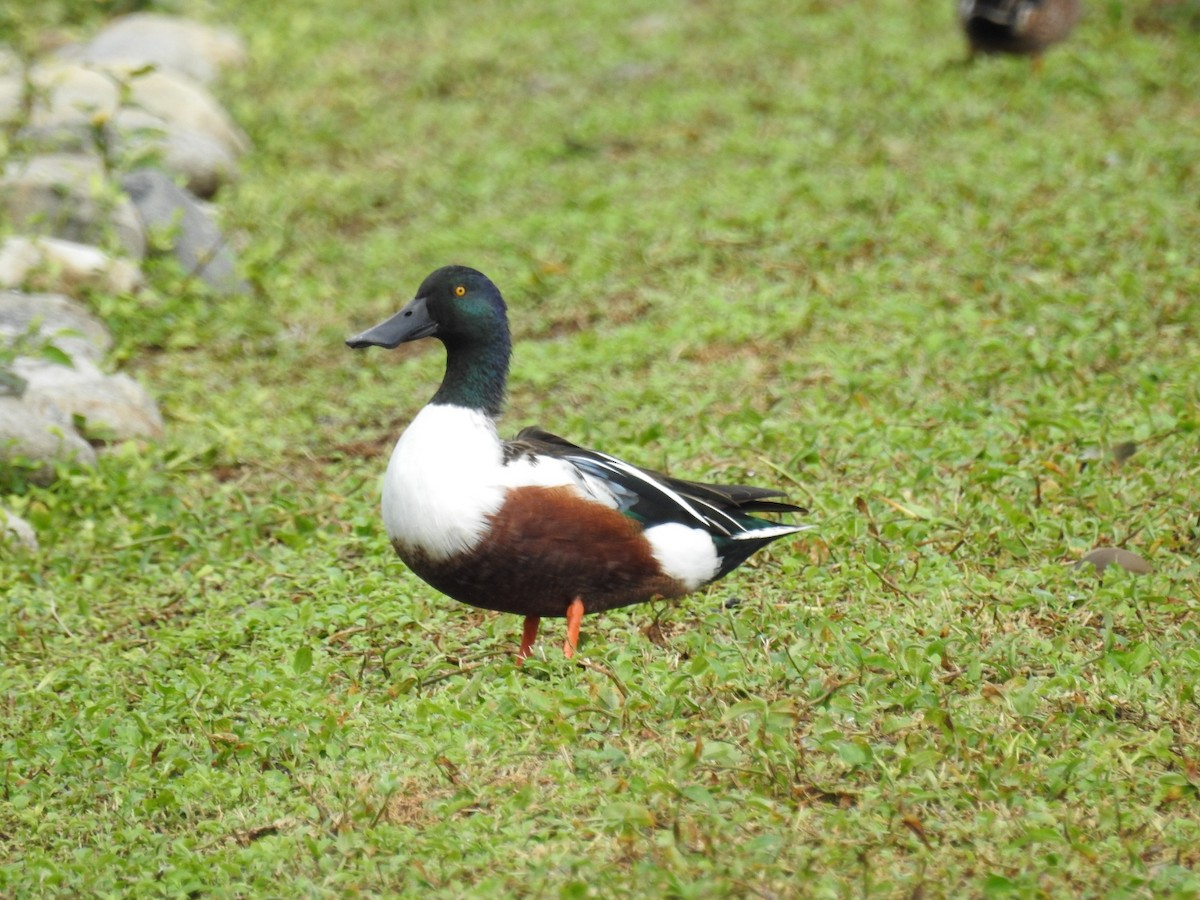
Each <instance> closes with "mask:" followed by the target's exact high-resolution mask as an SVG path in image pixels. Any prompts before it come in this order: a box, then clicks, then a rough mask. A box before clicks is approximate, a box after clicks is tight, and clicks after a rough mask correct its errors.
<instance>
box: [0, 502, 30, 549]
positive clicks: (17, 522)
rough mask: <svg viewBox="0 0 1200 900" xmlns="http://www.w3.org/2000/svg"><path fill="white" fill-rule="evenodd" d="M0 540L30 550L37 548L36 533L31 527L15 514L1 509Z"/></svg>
mask: <svg viewBox="0 0 1200 900" xmlns="http://www.w3.org/2000/svg"><path fill="white" fill-rule="evenodd" d="M0 538H2V539H4V540H6V541H8V542H9V543H10V544H19V545H20V546H22V547H26V548H28V549H30V550H36V549H37V548H38V539H37V532H35V531H34V530H33V526H32V525H30V524H29V523H28V522H26V521H25V520H24V519H22V518H21V517H20V516H18V515H17V514H16V513H12V512H9V511H8V510H6V509H3V508H0Z"/></svg>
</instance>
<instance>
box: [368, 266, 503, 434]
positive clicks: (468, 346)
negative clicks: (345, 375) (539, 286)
mask: <svg viewBox="0 0 1200 900" xmlns="http://www.w3.org/2000/svg"><path fill="white" fill-rule="evenodd" d="M426 337H435V338H437V339H438V340H439V341H441V342H442V343H443V344H445V345H446V377H445V379H444V380H443V382H442V387H441V389H440V390H439V391H438V394H437V396H435V397H434V400H433V402H435V403H455V404H457V405H462V406H470V407H473V408H477V409H484V410H487V411H488V412H490V413H493V414H495V413H498V412H499V409H500V404H501V402H502V400H503V396H504V384H505V381H506V380H507V378H508V359H509V355H510V353H511V351H512V339H511V337H510V335H509V329H508V313H507V310H506V308H505V305H504V298H503V297H501V296H500V291H499V289H498V288H497V287H496V285H494V284H492V281H491V279H490V278H488V277H487V276H486V275H484V274H483V273H482V272H479V271H476V270H475V269H470V268H468V267H466V266H446V267H444V268H441V269H438V270H437V271H436V272H434V273H433V274H432V275H430V276H429V277H428V278H426V279H425V280H424V281H423V282H421V286H420V287H419V288H418V289H417V296H416V297H414V298H413V299H412V300H410V301H409V302H408V304H407V305H405V307H404V308H403V309H401V310H400V312H398V313H396V314H395V315H394V316H392V317H391V318H390V319H388V320H387V321H386V322H381V323H380V324H378V325H376V326H375V327H374V328H368V329H367V330H366V331H364V332H362V333H361V334H356V335H355V336H354V337H352V338H348V339H347V340H346V345H347V346H349V347H351V348H352V349H354V350H361V349H362V348H364V347H386V348H388V349H391V348H392V347H398V346H400V345H401V344H404V343H407V342H409V341H417V340H420V339H421V338H426Z"/></svg>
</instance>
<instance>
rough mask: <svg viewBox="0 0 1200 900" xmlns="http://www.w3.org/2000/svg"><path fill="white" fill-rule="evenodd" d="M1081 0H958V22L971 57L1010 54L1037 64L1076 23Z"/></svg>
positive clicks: (1064, 37)
mask: <svg viewBox="0 0 1200 900" xmlns="http://www.w3.org/2000/svg"><path fill="white" fill-rule="evenodd" d="M1082 11H1083V8H1082V6H1081V5H1080V0H958V20H959V22H960V23H961V24H962V28H963V32H964V33H965V34H966V36H967V43H968V45H969V46H970V52H971V55H972V56H975V55H976V54H978V53H1012V54H1020V55H1025V56H1032V57H1033V59H1034V64H1035V65H1038V64H1039V63H1040V61H1041V56H1042V54H1043V53H1044V52H1045V51H1046V49H1047V48H1048V47H1050V46H1051V45H1052V44H1057V43H1058V42H1059V41H1062V40H1065V39H1066V37H1067V36H1068V35H1069V34H1070V33H1071V31H1072V30H1073V29H1074V28H1075V24H1076V23H1077V22H1078V21H1079V17H1080V15H1081V14H1082Z"/></svg>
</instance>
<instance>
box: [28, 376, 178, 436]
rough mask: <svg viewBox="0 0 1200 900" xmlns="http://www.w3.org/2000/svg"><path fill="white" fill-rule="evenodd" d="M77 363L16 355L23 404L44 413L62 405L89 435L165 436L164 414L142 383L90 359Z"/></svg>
mask: <svg viewBox="0 0 1200 900" xmlns="http://www.w3.org/2000/svg"><path fill="white" fill-rule="evenodd" d="M73 362H74V365H73V366H63V365H59V364H58V363H52V362H47V361H46V360H41V359H33V358H31V357H20V358H18V359H17V360H16V362H14V363H13V366H12V368H13V371H14V372H16V373H17V375H18V376H20V377H21V378H23V379H25V382H26V384H25V393H24V394H23V395H22V396H21V400H22V401H23V402H24V403H25V405H26V406H27V407H29V408H30V409H33V410H34V411H35V412H38V413H40V414H41V415H53V411H54V410H59V411H61V412H63V413H66V414H67V415H72V416H80V417H82V418H83V419H84V420H85V421H86V425H85V428H86V430H87V431H88V432H89V433H90V434H93V435H95V436H97V437H101V438H104V439H106V440H129V439H131V438H157V437H161V436H162V432H163V421H162V415H161V414H160V413H159V411H158V406H157V405H156V404H155V402H154V400H153V398H151V396H150V395H149V393H147V392H146V389H145V388H144V387H142V386H141V385H140V384H138V383H137V382H136V381H134V380H133V379H132V378H130V377H129V376H128V375H121V374H117V375H106V374H104V373H103V372H101V371H100V369H99V368H97V367H96V364H95V363H94V362H92V361H91V360H89V359H84V358H75V359H74V360H73Z"/></svg>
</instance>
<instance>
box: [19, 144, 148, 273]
mask: <svg viewBox="0 0 1200 900" xmlns="http://www.w3.org/2000/svg"><path fill="white" fill-rule="evenodd" d="M0 207H4V208H5V209H6V210H7V213H8V219H9V222H10V223H12V224H13V225H14V226H16V227H17V228H19V229H22V230H24V231H31V232H36V233H38V234H51V235H53V236H55V237H60V238H65V239H66V240H70V241H76V242H78V243H83V244H100V245H102V244H104V242H105V238H106V237H108V236H109V235H108V233H109V232H110V230H111V232H112V235H113V236H115V238H116V240H117V241H118V243H119V244H120V245H121V247H122V248H123V250H124V251H125V253H126V254H127V255H129V256H131V257H132V258H134V259H137V260H140V259H141V258H142V257H143V256H144V255H145V253H146V235H145V232H144V231H143V229H142V224H141V220H140V219H139V218H138V215H137V211H136V210H135V209H134V208H133V204H132V203H131V202H130V201H129V198H128V197H125V196H124V195H122V194H121V193H120V191H118V190H117V189H116V186H115V185H113V184H111V183H109V182H108V181H107V180H106V178H105V173H104V167H103V166H102V165H101V163H100V161H99V160H98V159H96V158H94V157H90V156H84V155H81V154H65V153H48V154H43V155H41V156H34V157H31V158H30V159H27V160H23V161H17V162H11V163H9V164H8V165H7V166H5V167H4V171H3V174H0Z"/></svg>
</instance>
